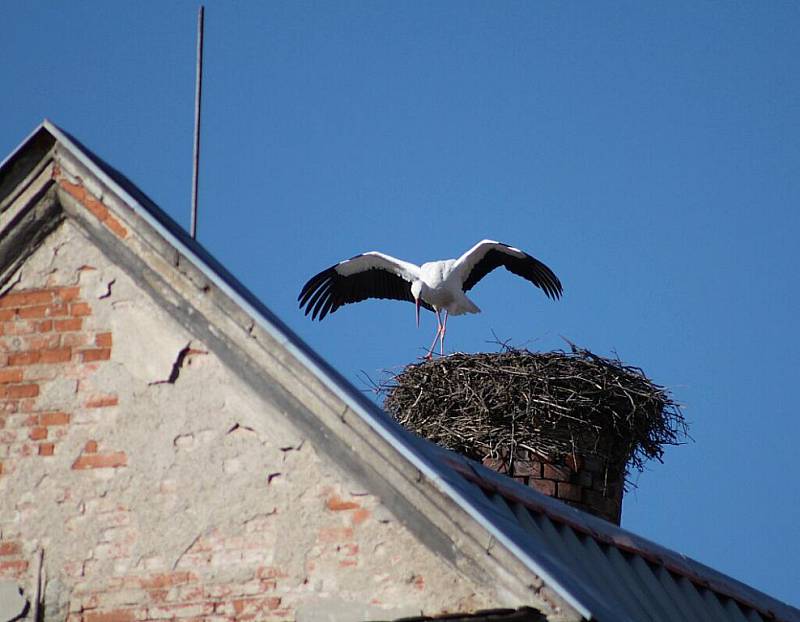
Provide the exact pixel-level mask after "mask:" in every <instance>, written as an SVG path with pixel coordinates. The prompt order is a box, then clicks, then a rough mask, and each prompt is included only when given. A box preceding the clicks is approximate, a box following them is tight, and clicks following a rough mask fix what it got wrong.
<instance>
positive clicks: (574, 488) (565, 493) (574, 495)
mask: <svg viewBox="0 0 800 622" xmlns="http://www.w3.org/2000/svg"><path fill="white" fill-rule="evenodd" d="M556 496H557V497H558V498H559V499H565V500H566V501H580V500H581V487H580V486H578V485H577V484H569V483H567V482H558V490H557V491H556Z"/></svg>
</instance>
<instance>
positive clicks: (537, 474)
mask: <svg viewBox="0 0 800 622" xmlns="http://www.w3.org/2000/svg"><path fill="white" fill-rule="evenodd" d="M510 462H511V464H510V465H509V461H508V460H493V459H487V460H485V461H484V464H485V465H486V466H487V467H489V468H491V469H494V470H495V471H498V472H500V473H503V474H505V475H510V476H511V477H513V478H514V479H515V480H517V481H518V482H520V483H523V484H525V485H526V486H530V487H531V488H534V489H535V490H537V491H538V492H540V493H542V494H545V495H547V496H549V497H555V498H556V499H560V500H561V501H564V502H565V503H568V504H569V505H571V506H573V507H576V508H578V509H580V510H584V511H586V512H590V513H591V514H594V515H596V516H599V517H601V518H604V519H606V520H608V521H610V522H612V523H615V524H617V525H619V523H620V518H621V516H622V494H623V488H624V480H623V474H622V473H611V472H608V473H607V472H606V467H605V464H604V463H603V462H602V461H600V460H598V459H596V458H592V457H583V456H564V457H563V458H561V459H560V460H558V461H548V460H546V459H544V458H542V457H541V456H537V455H535V454H532V453H531V452H528V451H527V450H524V449H523V450H520V451H519V456H518V458H516V459H515V460H513V461H510Z"/></svg>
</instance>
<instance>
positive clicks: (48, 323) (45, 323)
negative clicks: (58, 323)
mask: <svg viewBox="0 0 800 622" xmlns="http://www.w3.org/2000/svg"><path fill="white" fill-rule="evenodd" d="M34 330H35V331H36V332H37V333H49V332H50V331H51V330H53V320H42V321H41V322H36V324H35V326H34Z"/></svg>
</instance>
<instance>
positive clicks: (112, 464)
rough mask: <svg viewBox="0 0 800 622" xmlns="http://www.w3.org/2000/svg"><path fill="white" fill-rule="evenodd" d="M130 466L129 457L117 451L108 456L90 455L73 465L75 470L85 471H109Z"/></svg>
mask: <svg viewBox="0 0 800 622" xmlns="http://www.w3.org/2000/svg"><path fill="white" fill-rule="evenodd" d="M127 464H128V456H126V455H125V452H124V451H115V452H112V453H108V454H90V455H84V456H80V457H79V458H78V459H77V460H76V461H75V462H74V463H73V464H72V468H73V469H75V470H83V469H108V468H117V467H124V466H127Z"/></svg>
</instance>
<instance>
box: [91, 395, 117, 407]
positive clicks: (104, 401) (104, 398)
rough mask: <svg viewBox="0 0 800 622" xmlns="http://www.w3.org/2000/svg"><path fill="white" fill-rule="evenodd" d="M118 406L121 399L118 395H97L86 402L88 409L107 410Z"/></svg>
mask: <svg viewBox="0 0 800 622" xmlns="http://www.w3.org/2000/svg"><path fill="white" fill-rule="evenodd" d="M117 404H119V398H118V397H117V396H116V395H96V396H94V397H91V398H89V399H88V400H86V402H85V403H84V406H85V407H86V408H105V407H106V406H116V405H117Z"/></svg>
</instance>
